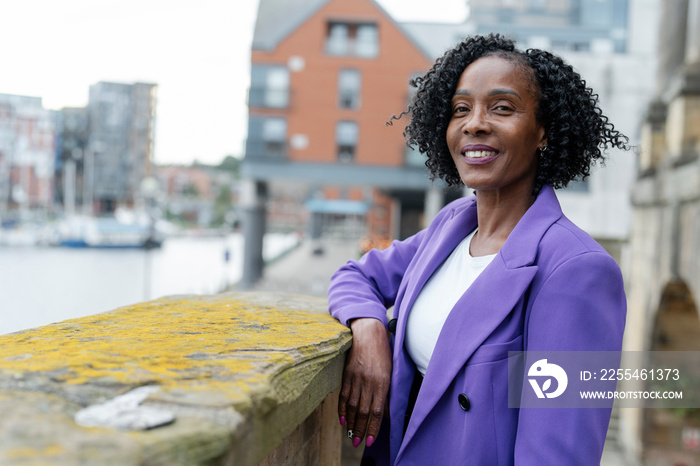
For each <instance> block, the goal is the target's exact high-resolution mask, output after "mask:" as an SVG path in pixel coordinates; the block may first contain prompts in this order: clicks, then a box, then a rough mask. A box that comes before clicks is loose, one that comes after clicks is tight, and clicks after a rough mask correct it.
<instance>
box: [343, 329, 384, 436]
mask: <svg viewBox="0 0 700 466" xmlns="http://www.w3.org/2000/svg"><path fill="white" fill-rule="evenodd" d="M350 328H351V329H352V347H351V348H350V351H349V352H348V356H347V360H346V361H345V371H344V372H343V385H342V386H341V389H340V399H339V400H338V415H339V416H340V424H341V425H344V426H346V428H347V429H348V430H351V431H352V432H353V439H352V444H353V446H354V447H357V446H359V445H360V443H361V442H362V439H363V438H364V436H365V434H367V446H368V447H369V446H372V443H373V442H374V439H376V438H377V434H378V433H379V426H380V425H381V423H382V417H383V415H384V407H385V405H386V399H387V394H388V392H389V383H390V381H391V349H390V348H389V337H388V335H387V332H386V328H384V324H383V323H382V322H381V321H380V320H377V319H373V318H363V319H355V320H353V321H352V322H351V323H350Z"/></svg>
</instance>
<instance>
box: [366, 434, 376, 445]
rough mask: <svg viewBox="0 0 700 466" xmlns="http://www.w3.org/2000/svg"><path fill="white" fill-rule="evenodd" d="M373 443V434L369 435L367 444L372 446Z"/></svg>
mask: <svg viewBox="0 0 700 466" xmlns="http://www.w3.org/2000/svg"><path fill="white" fill-rule="evenodd" d="M373 443H374V437H372V436H371V435H369V436H367V442H366V445H367V446H368V447H371V446H372V444H373Z"/></svg>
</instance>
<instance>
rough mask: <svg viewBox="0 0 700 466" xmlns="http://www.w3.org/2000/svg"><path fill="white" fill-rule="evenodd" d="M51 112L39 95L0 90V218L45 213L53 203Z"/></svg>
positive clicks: (52, 133) (4, 220)
mask: <svg viewBox="0 0 700 466" xmlns="http://www.w3.org/2000/svg"><path fill="white" fill-rule="evenodd" d="M54 144H55V125H54V113H53V112H52V111H50V110H47V109H45V108H44V106H43V104H42V100H41V98H40V97H30V96H22V95H12V94H0V218H2V220H3V222H6V221H16V220H22V218H21V217H29V216H31V214H32V213H39V215H45V214H46V213H47V212H48V211H50V210H51V208H52V205H53V165H54V153H55V149H54ZM25 219H26V218H25Z"/></svg>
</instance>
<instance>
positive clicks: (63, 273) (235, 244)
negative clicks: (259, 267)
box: [0, 233, 298, 334]
mask: <svg viewBox="0 0 700 466" xmlns="http://www.w3.org/2000/svg"><path fill="white" fill-rule="evenodd" d="M264 244H265V246H264V247H265V249H264V256H265V258H266V260H272V259H273V258H275V257H279V256H280V255H281V254H283V253H284V252H286V251H288V250H290V249H292V248H294V247H295V246H296V245H297V244H298V237H297V235H295V234H275V233H269V234H267V235H266V236H265V243H264ZM243 247H244V245H243V237H242V235H241V234H239V233H231V234H228V235H218V236H192V235H190V236H181V237H171V238H168V239H166V240H165V241H164V242H163V245H162V247H160V248H158V249H151V250H144V249H95V248H60V247H42V246H19V245H13V246H2V247H0V334H5V333H10V332H15V331H19V330H23V329H27V328H32V327H37V326H40V325H46V324H49V323H52V322H58V321H62V320H65V319H71V318H76V317H83V316H86V315H91V314H96V313H99V312H105V311H109V310H112V309H115V308H118V307H121V306H126V305H130V304H134V303H137V302H141V301H147V300H151V299H156V298H159V297H162V296H169V295H183V294H213V293H218V292H221V291H223V290H224V289H226V288H227V287H229V286H232V285H234V284H236V283H237V282H238V281H239V280H240V278H241V274H242V263H243Z"/></svg>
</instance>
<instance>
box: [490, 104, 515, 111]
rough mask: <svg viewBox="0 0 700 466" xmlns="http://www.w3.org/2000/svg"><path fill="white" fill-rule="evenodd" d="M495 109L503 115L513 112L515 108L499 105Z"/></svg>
mask: <svg viewBox="0 0 700 466" xmlns="http://www.w3.org/2000/svg"><path fill="white" fill-rule="evenodd" d="M494 109H495V110H496V111H497V112H501V113H503V112H512V111H513V107H511V106H510V105H497V106H496V107H494Z"/></svg>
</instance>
